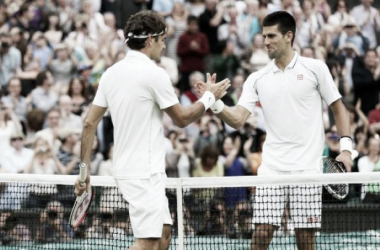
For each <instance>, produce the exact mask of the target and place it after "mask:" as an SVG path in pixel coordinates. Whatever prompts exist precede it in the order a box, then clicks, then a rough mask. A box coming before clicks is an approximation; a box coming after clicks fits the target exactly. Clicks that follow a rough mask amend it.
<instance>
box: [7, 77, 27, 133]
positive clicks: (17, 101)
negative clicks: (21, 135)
mask: <svg viewBox="0 0 380 250" xmlns="http://www.w3.org/2000/svg"><path fill="white" fill-rule="evenodd" d="M8 93H9V94H8V95H7V96H4V97H2V98H1V102H2V103H3V104H4V105H5V106H7V107H9V108H10V109H12V110H13V112H14V113H15V115H16V116H17V118H18V120H19V121H20V122H21V124H22V126H23V128H25V119H26V113H27V112H28V110H29V109H30V105H29V104H30V101H31V99H30V98H25V97H23V96H22V95H21V81H20V79H18V78H11V79H10V80H9V83H8ZM24 131H25V129H24Z"/></svg>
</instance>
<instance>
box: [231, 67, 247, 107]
mask: <svg viewBox="0 0 380 250" xmlns="http://www.w3.org/2000/svg"><path fill="white" fill-rule="evenodd" d="M244 81H245V77H244V76H243V75H241V74H237V75H235V76H234V78H232V84H231V85H232V86H231V90H230V91H231V94H230V96H231V99H232V100H233V102H234V104H233V105H232V106H235V105H236V104H237V101H238V100H239V98H240V95H241V92H242V91H243V85H244Z"/></svg>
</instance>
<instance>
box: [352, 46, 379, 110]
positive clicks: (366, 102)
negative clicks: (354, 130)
mask: <svg viewBox="0 0 380 250" xmlns="http://www.w3.org/2000/svg"><path fill="white" fill-rule="evenodd" d="M352 80H353V83H354V94H355V102H356V101H357V100H358V99H360V100H361V102H362V104H361V105H362V106H361V107H362V111H363V113H364V114H365V115H368V113H369V112H370V111H371V110H373V109H374V108H375V107H376V105H377V104H378V103H379V101H380V99H379V94H380V62H379V57H378V55H377V53H376V51H375V50H372V49H370V50H367V51H366V53H365V55H364V58H362V57H356V58H355V59H354V64H353V67H352Z"/></svg>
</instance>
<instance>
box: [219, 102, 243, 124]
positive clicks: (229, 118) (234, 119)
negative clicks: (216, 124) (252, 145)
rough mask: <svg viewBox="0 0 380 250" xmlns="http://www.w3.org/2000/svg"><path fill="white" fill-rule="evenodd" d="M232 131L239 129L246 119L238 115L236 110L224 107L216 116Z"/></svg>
mask: <svg viewBox="0 0 380 250" xmlns="http://www.w3.org/2000/svg"><path fill="white" fill-rule="evenodd" d="M216 116H217V117H219V118H220V119H221V120H223V121H224V122H225V123H227V124H228V125H229V126H231V127H233V128H234V129H241V128H242V127H243V125H244V122H245V120H246V119H243V117H242V116H240V115H238V113H237V112H236V108H231V107H228V106H224V108H223V111H222V112H220V113H219V114H217V115H216Z"/></svg>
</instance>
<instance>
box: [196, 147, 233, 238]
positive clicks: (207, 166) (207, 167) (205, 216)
mask: <svg viewBox="0 0 380 250" xmlns="http://www.w3.org/2000/svg"><path fill="white" fill-rule="evenodd" d="M222 176H224V168H223V163H222V161H220V160H219V151H218V150H217V148H216V147H215V146H213V145H209V146H207V147H205V148H204V149H203V150H202V152H201V155H200V158H197V159H196V160H195V169H194V171H193V177H222ZM219 191H220V190H219ZM193 194H194V205H195V206H194V207H193V208H192V209H195V211H192V212H193V214H197V215H198V216H200V218H202V222H203V223H200V225H198V226H199V227H200V228H196V230H197V231H198V234H210V233H211V234H218V233H221V234H225V233H227V231H228V228H227V223H226V214H225V207H224V202H223V200H222V197H221V195H222V194H221V193H218V190H210V189H207V190H206V189H196V190H194V192H193Z"/></svg>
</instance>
